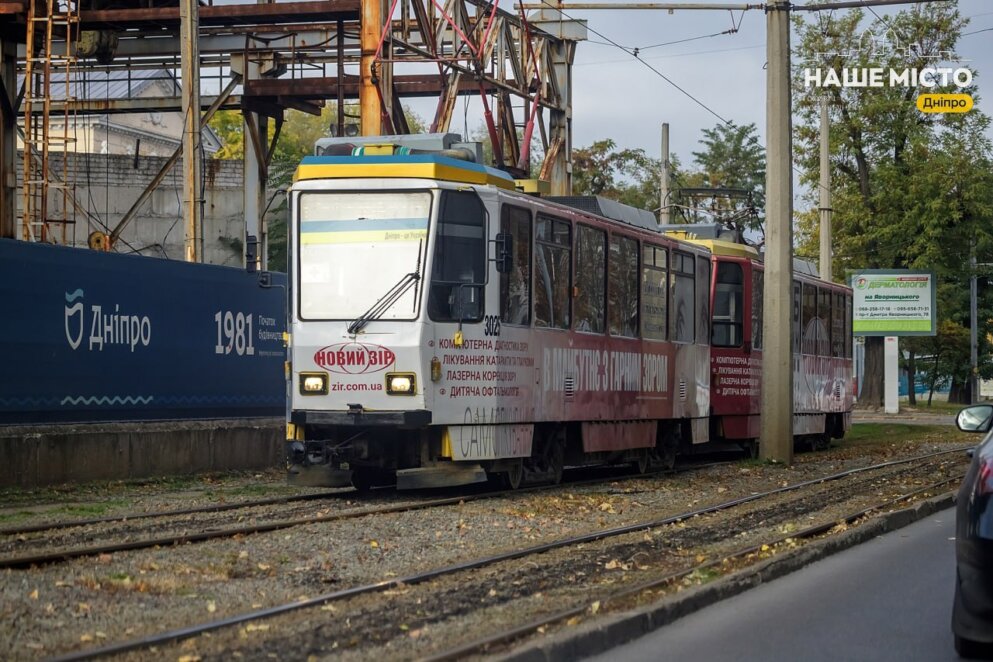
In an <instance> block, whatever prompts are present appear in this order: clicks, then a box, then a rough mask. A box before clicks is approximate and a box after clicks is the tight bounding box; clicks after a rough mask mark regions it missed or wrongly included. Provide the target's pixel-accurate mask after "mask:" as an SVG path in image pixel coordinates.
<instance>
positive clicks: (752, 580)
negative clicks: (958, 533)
mask: <svg viewBox="0 0 993 662" xmlns="http://www.w3.org/2000/svg"><path fill="white" fill-rule="evenodd" d="M954 503H955V496H954V494H952V493H949V494H945V495H943V496H940V497H935V498H933V499H928V500H926V501H921V502H919V503H916V504H914V505H913V506H911V507H909V508H904V509H902V510H897V511H894V512H891V513H886V514H885V515H880V516H879V517H876V518H874V519H872V520H870V521H868V522H866V523H865V524H863V525H861V526H859V527H857V528H855V529H851V530H849V531H846V532H845V533H842V534H840V535H837V536H832V537H830V538H826V539H824V540H820V541H817V542H814V543H811V544H809V545H806V546H804V547H801V548H799V549H797V550H794V551H792V552H789V553H786V554H783V555H781V556H777V557H775V558H771V559H768V560H766V561H763V562H762V563H758V564H756V565H754V566H752V567H750V568H747V569H745V570H742V571H740V572H736V573H733V574H730V575H726V576H725V577H722V578H721V579H718V580H715V581H713V582H711V583H709V584H705V585H703V586H699V587H696V588H694V589H690V590H688V591H682V592H680V593H678V594H676V595H673V596H670V597H667V598H665V599H664V600H662V601H661V602H658V603H656V604H653V605H649V606H647V607H641V608H639V609H636V610H632V611H629V612H625V613H621V614H616V615H612V616H607V617H605V618H603V619H599V620H596V621H595V622H592V623H588V624H585V625H581V626H579V627H578V628H577V629H575V630H572V631H567V632H562V633H559V634H556V635H553V636H551V637H548V638H547V639H542V640H541V641H537V642H533V643H529V644H525V645H523V646H521V647H519V648H517V649H515V650H513V651H511V652H510V653H508V654H507V655H504V656H501V657H499V658H498V659H501V660H506V661H514V662H532V661H538V660H541V661H558V660H575V659H580V658H583V657H589V656H591V655H595V654H597V653H603V652H605V651H608V650H611V649H612V648H616V647H617V646H619V645H621V644H624V643H626V642H628V641H632V640H634V639H637V638H638V637H641V636H643V635H645V634H648V633H649V632H652V631H654V630H657V629H659V628H661V627H663V626H665V625H668V624H669V623H672V622H673V621H675V620H677V619H679V618H682V617H683V616H687V615H689V614H692V613H693V612H695V611H699V610H700V609H703V608H704V607H708V606H710V605H712V604H714V603H716V602H718V601H720V600H724V599H726V598H730V597H732V596H735V595H738V594H740V593H744V592H745V591H747V590H748V589H750V588H754V587H756V586H758V585H760V584H763V583H766V582H770V581H772V580H773V579H777V578H779V577H782V576H784V575H788V574H790V573H791V572H795V571H797V570H800V569H802V568H804V567H806V566H808V565H810V564H811V563H814V562H815V561H819V560H821V559H823V558H826V557H828V556H830V555H832V554H836V553H838V552H841V551H844V550H846V549H848V548H850V547H854V546H855V545H858V544H861V543H863V542H866V541H868V540H871V539H872V538H875V537H877V536H880V535H882V534H884V533H888V532H890V531H896V530H897V529H902V528H903V527H905V526H909V525H910V524H913V523H914V522H917V521H919V520H921V519H924V518H925V517H928V516H930V515H933V514H934V513H936V512H938V511H940V510H944V509H946V508H950V507H952V506H953V505H954Z"/></svg>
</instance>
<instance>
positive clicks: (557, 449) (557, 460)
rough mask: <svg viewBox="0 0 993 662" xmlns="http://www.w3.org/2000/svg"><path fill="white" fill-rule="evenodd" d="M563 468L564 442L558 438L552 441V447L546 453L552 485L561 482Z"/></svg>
mask: <svg viewBox="0 0 993 662" xmlns="http://www.w3.org/2000/svg"><path fill="white" fill-rule="evenodd" d="M564 470H565V442H564V441H562V440H560V439H554V440H553V441H552V449H551V451H550V452H549V454H548V471H549V473H550V475H551V480H552V485H558V484H559V483H561V482H562V472H563V471H564Z"/></svg>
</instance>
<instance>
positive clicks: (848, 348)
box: [845, 294, 853, 359]
mask: <svg viewBox="0 0 993 662" xmlns="http://www.w3.org/2000/svg"><path fill="white" fill-rule="evenodd" d="M852 342H853V340H852V295H851V294H846V295H845V358H847V359H850V358H852Z"/></svg>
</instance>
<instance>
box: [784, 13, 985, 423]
mask: <svg viewBox="0 0 993 662" xmlns="http://www.w3.org/2000/svg"><path fill="white" fill-rule="evenodd" d="M864 19H865V16H864V14H863V13H862V12H861V11H851V12H847V13H839V14H831V15H827V14H824V15H819V16H818V17H816V18H815V19H814V20H813V21H812V22H809V23H808V22H805V21H804V20H803V19H802V18H800V17H797V18H796V19H795V27H796V30H797V34H798V37H799V38H798V40H797V44H798V45H797V47H796V51H795V53H794V58H795V60H794V61H795V63H796V65H797V66H796V67H795V69H796V70H797V73H796V76H795V79H794V101H795V104H794V112H795V116H796V119H795V131H796V137H797V140H796V143H795V151H796V157H797V162H798V164H799V166H800V169H801V173H802V174H801V181H802V182H804V183H805V184H807V186H808V187H809V190H810V193H809V198H808V199H809V201H810V204H811V207H812V208H813V209H811V210H809V211H807V212H805V213H801V214H800V215H799V217H798V221H799V228H798V229H799V231H800V235H801V240H800V244H799V245H800V251H799V252H800V253H801V254H803V253H805V252H806V253H808V254H811V255H812V254H816V248H814V246H816V242H817V213H816V205H817V201H816V200H817V195H818V191H817V186H818V182H819V144H818V135H819V123H820V122H819V120H820V117H819V102H820V99H821V97H822V96H823V95H826V96H827V97H828V99H829V107H830V118H831V119H830V123H831V140H830V143H831V145H830V149H831V169H832V193H833V207H834V215H833V231H834V236H833V246H834V269H833V271H834V273H838V274H844V273H845V272H846V270H849V271H850V270H855V269H865V268H926V269H931V270H934V271H935V272H936V274H937V276H938V280H939V282H945V283H957V284H958V286H959V288H961V287H962V284H967V282H968V277H969V276H970V274H969V272H968V264H969V257H970V251H973V250H975V251H977V255H980V256H981V255H982V254H983V253H984V252H985V251H987V250H989V249H990V247H991V242H990V235H989V232H990V231H989V227H990V223H989V219H990V217H991V216H990V214H991V209H993V206H991V204H990V203H991V198H990V187H989V182H990V180H989V165H990V160H991V159H990V154H991V148H990V144H989V141H988V140H986V138H985V137H984V135H983V133H984V130H985V128H986V126H987V125H988V123H989V118H988V117H987V116H985V115H984V114H982V113H981V112H979V111H977V110H973V111H972V112H969V113H966V114H956V115H951V114H949V115H936V114H924V113H921V112H920V111H918V110H917V108H916V105H915V101H916V99H917V96H918V94H920V93H921V91H920V89H918V88H915V87H910V86H899V85H896V86H889V85H887V86H882V87H838V86H832V87H826V88H824V89H819V88H816V87H813V86H810V87H808V86H807V84H806V79H805V69H807V68H810V69H814V68H818V67H819V68H821V70H822V71H827V70H829V69H833V70H836V71H842V70H843V69H844V68H848V69H862V68H871V67H882V68H892V69H896V70H897V71H902V70H904V69H917V70H921V69H924V68H926V67H928V66H933V65H934V63H935V62H936V61H938V60H952V61H954V60H955V59H956V56H955V55H954V51H955V44H956V42H957V40H958V37H959V35H960V33H961V30H962V28H963V26H964V25H965V24H966V23H967V20H966V19H963V18H962V17H961V15H960V14H959V12H958V11H957V9H956V8H955V7H954V5H952V6H949V5H946V4H941V5H938V4H929V5H924V6H917V7H914V8H912V9H909V10H905V11H901V12H899V13H898V14H895V15H893V16H890V17H882V18H878V17H877V18H874V19H873V20H872V21H870V22H868V23H867V24H866V22H865V20H864ZM863 27H868V28H869V30H865V31H864V30H863ZM879 35H885V36H886V39H879V38H878V36H879ZM887 40H888V41H889V42H890V46H887V45H886V44H882V47H878V46H879V42H883V41H887ZM894 42H896V43H895V44H894ZM870 44H874V45H876V46H877V47H876V48H870V47H869V45H870ZM925 91H927V92H932V93H933V92H941V91H947V90H941V89H927V90H925ZM956 91H959V90H956ZM962 91H964V92H968V93H972V94H975V90H974V89H966V90H962ZM980 261H983V260H980ZM965 289H966V291H968V289H967V287H966V288H965ZM955 298H956V300H955V301H945V300H942V299H939V302H940V308H939V311H938V312H939V316H940V317H941V318H942V319H945V320H954V319H960V320H961V319H962V318H963V312H964V311H965V314H966V316H967V311H968V306H967V305H966V306H965V307H964V308H963V307H962V305H961V301H960V299H959V298H958V297H955ZM965 303H966V304H967V303H968V302H967V301H966V302H965ZM981 335H985V334H981ZM882 355H883V351H882V339H881V338H867V339H866V363H865V381H864V383H863V388H862V393H861V396H860V405H861V406H868V407H878V406H880V405H881V404H882V398H883V388H882V375H883V360H882Z"/></svg>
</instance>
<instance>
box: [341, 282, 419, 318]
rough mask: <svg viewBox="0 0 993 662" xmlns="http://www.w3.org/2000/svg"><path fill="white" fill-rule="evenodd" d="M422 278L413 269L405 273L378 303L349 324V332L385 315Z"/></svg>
mask: <svg viewBox="0 0 993 662" xmlns="http://www.w3.org/2000/svg"><path fill="white" fill-rule="evenodd" d="M420 279H421V275H420V274H419V273H417V272H416V271H411V272H410V273H409V274H404V276H403V278H401V279H400V280H399V282H397V284H396V285H394V286H393V287H391V288H390V289H389V291H388V292H387V293H386V294H384V295H383V296H381V297H380V298H379V300H378V301H376V303H374V304H372V306H370V307H369V310H367V311H365V312H364V313H362V314H361V315H359V316H358V317H357V318H356V319H355V320H353V321H352V322H351V323H350V324H349V325H348V332H349V333H358V332H359V331H361V330H362V329H363V328H364V327H365V325H366V324H368V323H369V322H371V321H372V320H377V319H379V318H380V317H382V316H383V313H385V312H386V311H387V310H389V309H390V306H392V305H393V304H395V303H396V302H397V301H399V300H400V297H402V296H403V295H404V293H406V292H407V290H409V289H410V286H411V285H413V284H414V283H416V282H417V281H419V280H420Z"/></svg>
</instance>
